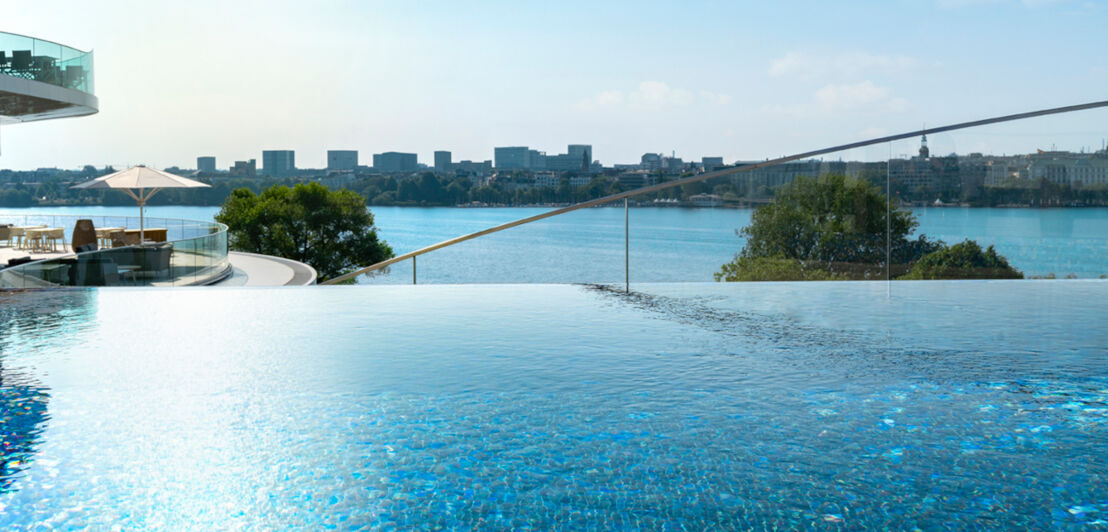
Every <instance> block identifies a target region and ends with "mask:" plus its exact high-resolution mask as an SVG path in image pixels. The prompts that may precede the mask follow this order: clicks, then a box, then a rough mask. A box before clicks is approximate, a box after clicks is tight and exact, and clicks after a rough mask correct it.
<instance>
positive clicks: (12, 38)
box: [0, 32, 100, 124]
mask: <svg viewBox="0 0 1108 532" xmlns="http://www.w3.org/2000/svg"><path fill="white" fill-rule="evenodd" d="M99 106H100V102H99V101H98V100H97V99H96V96H95V95H94V94H93V72H92V52H83V51H81V50H77V49H75V48H70V47H68V46H65V45H62V44H58V43H55V42H50V41H44V40H42V39H36V38H34V37H27V36H25V35H17V34H14V33H5V32H0V124H6V123H15V122H31V121H35V120H49V119H51V118H67V117H71V116H85V115H91V114H95V113H96V112H97V111H98V110H99Z"/></svg>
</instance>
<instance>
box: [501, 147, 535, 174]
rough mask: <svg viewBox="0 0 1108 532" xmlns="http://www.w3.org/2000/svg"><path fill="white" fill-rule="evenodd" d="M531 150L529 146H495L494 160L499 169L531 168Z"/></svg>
mask: <svg viewBox="0 0 1108 532" xmlns="http://www.w3.org/2000/svg"><path fill="white" fill-rule="evenodd" d="M531 151H532V150H530V149H528V148H527V146H507V147H503V148H493V160H494V161H493V162H494V163H495V165H496V169H497V170H508V169H524V168H530V167H531Z"/></svg>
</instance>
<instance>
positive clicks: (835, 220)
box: [721, 174, 941, 279]
mask: <svg viewBox="0 0 1108 532" xmlns="http://www.w3.org/2000/svg"><path fill="white" fill-rule="evenodd" d="M886 212H887V213H888V218H886ZM886 225H887V226H888V229H889V235H888V236H886ZM915 227H916V221H915V219H914V218H913V217H912V215H911V213H909V212H905V211H901V210H900V209H898V208H896V207H894V206H892V205H891V204H890V203H889V202H888V200H887V199H886V198H885V196H884V195H883V194H881V193H880V192H879V191H878V190H877V188H876V187H874V186H873V185H871V184H869V183H867V182H865V181H860V180H856V179H851V178H848V177H846V176H843V175H838V174H827V175H824V176H822V177H820V178H818V179H811V178H805V177H801V178H799V179H797V180H796V181H793V182H792V183H790V184H789V185H787V186H784V187H781V188H780V189H778V192H777V200H776V201H775V202H774V203H770V204H767V205H763V206H761V207H758V208H757V209H756V210H755V211H754V215H753V216H752V218H751V223H750V225H749V226H747V227H745V228H743V229H742V231H741V233H740V234H741V235H743V236H745V237H746V238H747V242H746V246H745V247H744V248H743V250H742V252H741V254H740V255H738V256H737V257H736V260H735V261H733V262H732V263H731V265H732V268H735V267H741V266H742V265H743V264H748V263H740V262H739V261H738V260H737V259H738V258H741V257H749V258H759V257H764V258H779V259H788V260H794V261H801V262H803V263H804V267H805V270H806V271H811V270H823V271H824V272H826V273H827V275H829V276H832V277H841V276H846V277H848V278H852V279H866V278H873V277H877V276H881V275H883V274H884V272H885V263H886V262H887V261H886V247H887V246H888V244H891V248H890V250H889V256H890V257H889V258H891V259H892V264H893V265H894V266H898V267H897V268H896V269H897V270H898V271H896V272H895V273H896V275H900V274H901V273H903V272H905V271H907V269H908V268H907V265H908V264H910V263H912V262H915V261H916V260H918V259H919V257H921V256H923V255H924V254H925V253H929V252H931V251H935V250H937V249H939V247H940V246H941V243H938V242H931V241H928V240H927V238H926V237H924V236H920V237H918V238H916V239H909V238H908V235H909V234H910V233H911V232H912V230H913V229H915ZM721 273H722V272H721ZM732 276H734V275H732ZM739 276H740V277H741V276H742V275H739ZM723 277H724V278H725V279H726V278H727V275H724V276H723Z"/></svg>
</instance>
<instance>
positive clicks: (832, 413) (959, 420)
mask: <svg viewBox="0 0 1108 532" xmlns="http://www.w3.org/2000/svg"><path fill="white" fill-rule="evenodd" d="M634 288H635V292H634V293H633V294H632V295H630V296H626V295H621V294H619V293H615V292H612V291H609V290H601V289H595V288H590V287H586V286H573V285H479V286H478V285H460V286H442V285H438V286H435V285H427V286H423V285H421V286H415V287H411V286H361V287H333V288H324V287H321V288H316V289H255V290H250V289H222V290H219V289H215V290H199V289H193V290H187V289H163V290H139V289H133V290H131V289H116V290H106V289H105V290H89V291H71V292H48V293H6V294H0V298H3V301H0V303H2V304H0V353H2V355H0V356H2V359H0V367H2V369H0V379H2V387H0V402H2V404H0V412H3V414H4V417H3V423H4V425H3V428H4V431H3V432H4V441H3V445H4V446H3V449H2V450H3V461H4V462H3V467H2V468H0V473H2V474H3V477H2V482H0V492H2V493H0V528H4V529H30V528H34V527H36V526H41V527H48V526H52V527H62V528H71V527H82V526H91V527H95V528H105V527H106V526H108V525H114V524H118V525H119V526H121V527H122V528H124V529H133V528H159V529H183V528H189V529H208V528H220V529H224V528H287V527H305V528H323V527H333V528H337V529H358V528H364V527H379V528H414V527H419V528H434V527H438V526H442V527H449V528H469V529H502V528H518V529H538V530H546V529H550V528H554V527H562V528H590V529H612V528H622V529H627V528H651V529H657V528H670V529H681V528H685V529H705V528H709V527H713V526H715V527H723V528H728V529H736V528H738V529H747V528H758V529H763V528H765V529H768V528H772V527H776V528H785V529H793V528H818V529H824V528H831V529H837V528H849V529H858V528H887V529H909V528H912V527H919V528H922V529H939V528H957V529H964V528H1009V529H1015V528H1032V529H1044V528H1061V529H1066V528H1073V529H1087V528H1089V527H1090V526H1096V525H1100V526H1103V525H1104V523H1105V522H1106V521H1108V488H1106V487H1105V486H1108V482H1106V477H1108V457H1106V455H1105V454H1104V452H1103V449H1104V447H1105V444H1106V443H1108V439H1106V437H1108V329H1106V328H1105V327H1103V321H1104V316H1105V310H1106V309H1105V306H1106V303H1105V301H1108V282H1104V281H1095V280H1088V281H1053V282H1052V281H1039V282H1028V281H991V282H987V281H950V282H904V283H897V284H896V285H894V290H893V291H892V294H891V296H890V295H887V292H886V290H887V287H886V285H885V284H883V283H865V282H858V283H753V284H745V283H742V284H740V283H733V284H711V283H705V284H699V283H693V284H654V285H639V286H635V287H634Z"/></svg>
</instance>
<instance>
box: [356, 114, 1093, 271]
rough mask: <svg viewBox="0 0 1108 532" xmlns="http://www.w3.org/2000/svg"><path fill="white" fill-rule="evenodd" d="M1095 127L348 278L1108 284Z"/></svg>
mask: <svg viewBox="0 0 1108 532" xmlns="http://www.w3.org/2000/svg"><path fill="white" fill-rule="evenodd" d="M1106 119H1108V110H1106V109H1104V108H1098V109H1088V110H1081V111H1076V112H1069V113H1065V114H1058V115H1052V116H1042V117H1034V118H1027V119H1021V120H1015V121H1011V122H1006V123H996V124H990V125H983V126H976V127H970V128H966V129H959V130H953V131H940V132H934V133H928V134H927V135H917V136H912V137H910V138H905V139H899V140H895V141H889V142H878V143H876V144H872V145H868V146H862V147H857V148H853V149H845V150H839V151H835V152H829V153H824V154H821V155H819V156H818V157H812V158H802V159H798V160H793V161H789V162H784V163H780V164H772V165H767V166H764V167H760V168H753V167H749V166H748V167H747V169H746V170H744V171H739V172H735V173H732V174H730V175H725V176H721V177H717V178H714V179H709V180H706V181H702V182H699V183H688V184H685V185H682V186H678V187H674V188H669V189H665V190H659V191H656V192H652V193H647V194H641V195H633V196H631V197H630V198H629V201H630V204H631V209H630V211H629V215H628V220H629V223H628V224H627V225H625V212H624V208H623V201H622V199H621V200H619V201H617V202H611V203H608V204H605V205H598V206H596V207H595V208H586V209H581V210H576V211H571V212H567V213H564V214H560V215H558V216H554V217H550V218H546V219H543V220H539V221H535V222H533V223H528V224H524V225H522V226H519V227H512V228H510V229H507V230H505V231H502V232H495V233H492V234H487V235H485V236H481V237H479V238H475V239H472V240H468V241H464V242H461V243H458V244H456V245H451V246H448V247H444V248H441V249H437V250H435V251H431V252H429V253H426V254H423V255H419V256H418V258H417V259H416V260H415V265H414V267H413V264H412V260H411V259H408V260H405V261H403V262H398V263H395V264H393V265H391V266H389V267H388V269H387V272H384V273H379V274H376V275H372V276H362V277H360V278H359V279H358V282H360V283H370V284H379V283H385V284H389V283H403V284H409V283H413V282H418V283H504V282H513V283H544V282H549V283H566V282H571V283H614V284H621V285H622V284H623V283H624V282H627V281H628V279H629V280H630V282H631V283H635V282H640V283H646V282H674V281H694V282H695V281H712V280H713V279H714V278H715V277H716V276H715V274H720V275H719V277H720V279H721V280H728V279H731V280H744V281H753V280H776V281H788V280H797V281H800V280H870V281H885V280H889V281H897V280H914V279H920V280H923V279H1003V278H1009V277H1016V276H1021V277H1022V278H1025V279H1052V278H1054V279H1064V278H1071V279H1073V278H1076V279H1098V278H1108V148H1106V145H1105V141H1104V138H1105V137H1106V136H1108V130H1105V129H1104V128H1103V124H1104V123H1105V122H1106ZM843 140H849V139H848V138H844V139H843ZM798 148H802V147H798ZM760 163H761V161H749V162H743V163H740V166H741V165H757V164H760ZM695 171H697V170H691V171H689V172H688V173H686V174H683V175H682V177H688V176H691V175H695V173H694V172H695ZM603 179H606V184H605V187H606V190H609V191H611V192H613V193H614V192H620V191H625V190H631V189H630V188H624V187H623V184H622V183H623V182H625V181H626V182H627V183H633V185H634V186H636V187H640V186H651V185H655V184H664V183H665V182H666V181H667V180H669V181H674V180H676V179H679V177H676V176H673V175H672V174H669V175H667V173H665V172H659V171H650V170H646V171H640V172H626V173H624V174H620V175H614V174H613V175H609V176H605V177H604V178H603ZM690 207H697V208H695V209H694V208H690ZM548 210H549V209H544V208H537V207H536V208H533V209H511V210H506V209H505V210H504V211H505V212H504V213H503V216H501V215H500V213H499V212H492V213H491V214H489V215H488V217H487V218H488V219H486V220H482V221H483V222H484V223H476V222H474V221H473V220H471V219H463V218H464V217H459V221H458V224H456V225H457V230H455V231H447V232H441V234H437V233H436V234H428V233H427V232H426V231H414V230H413V231H409V232H404V231H399V232H397V233H396V235H395V236H393V237H390V239H389V242H390V244H391V245H392V246H393V249H394V251H395V252H396V253H397V255H400V256H402V255H403V254H405V253H410V252H414V251H415V250H418V249H421V248H424V247H427V246H431V245H433V244H435V243H437V242H441V241H444V240H447V239H449V238H451V237H455V236H458V235H459V234H466V233H470V232H476V231H481V230H484V229H487V228H489V227H493V226H496V225H499V224H504V223H508V222H511V221H513V220H518V219H520V218H523V217H526V216H531V215H535V214H540V213H542V212H546V211H548ZM444 216H446V215H444ZM694 219H695V222H692V221H691V220H694ZM709 219H710V223H709V222H706V220H709ZM706 224H707V225H709V226H711V227H712V228H711V229H709V230H705V225H706ZM452 227H453V226H452ZM628 234H629V240H628V241H627V242H626V243H625V235H628ZM625 246H627V249H628V252H625ZM725 264H726V265H728V266H725ZM628 273H629V275H628ZM893 284H894V285H895V283H893Z"/></svg>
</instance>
